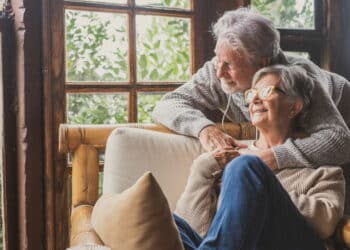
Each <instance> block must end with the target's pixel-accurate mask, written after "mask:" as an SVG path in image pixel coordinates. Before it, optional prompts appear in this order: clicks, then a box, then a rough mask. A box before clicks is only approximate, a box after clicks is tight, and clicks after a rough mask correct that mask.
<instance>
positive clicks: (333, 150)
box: [153, 57, 350, 168]
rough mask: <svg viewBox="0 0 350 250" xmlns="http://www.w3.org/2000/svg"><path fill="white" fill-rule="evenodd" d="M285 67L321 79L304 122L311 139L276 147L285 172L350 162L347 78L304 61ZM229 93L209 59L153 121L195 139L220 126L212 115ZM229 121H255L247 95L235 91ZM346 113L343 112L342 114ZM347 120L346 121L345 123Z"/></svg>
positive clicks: (349, 87)
mask: <svg viewBox="0 0 350 250" xmlns="http://www.w3.org/2000/svg"><path fill="white" fill-rule="evenodd" d="M282 58H283V59H281V63H283V62H284V64H293V65H300V66H302V67H304V68H305V69H306V70H307V71H308V72H309V74H310V76H313V77H314V79H315V81H314V82H315V87H314V90H313V95H312V100H311V105H310V109H309V112H308V114H307V116H306V118H305V119H304V120H303V121H302V124H299V125H300V126H301V128H302V129H303V130H304V131H305V132H306V133H307V134H308V135H309V137H306V138H303V139H295V140H293V139H288V140H287V141H286V142H285V143H284V144H283V145H279V146H276V147H273V148H272V150H273V152H274V155H275V158H276V161H277V164H278V167H279V168H287V167H305V166H307V167H317V166H321V165H327V164H328V165H340V164H344V163H346V162H349V161H350V152H349V151H350V132H349V129H348V127H349V125H350V83H349V82H348V81H347V80H346V79H344V78H343V77H341V76H339V75H336V74H334V73H330V72H326V71H324V70H321V69H320V68H319V67H317V66H316V65H315V64H313V63H312V62H310V61H308V60H306V59H302V58H288V61H287V60H286V59H285V58H284V57H282ZM228 97H229V95H228V94H225V93H224V91H223V90H222V89H221V86H220V81H219V79H218V78H217V76H216V72H215V69H214V63H213V60H212V61H208V62H207V63H206V64H205V65H204V66H203V67H202V68H201V69H200V70H198V72H197V73H196V74H195V75H194V76H193V77H192V79H191V80H190V81H189V82H187V83H185V84H184V85H182V86H180V87H179V88H178V89H176V90H175V91H173V92H170V93H168V94H166V95H165V96H164V97H163V98H162V100H161V101H160V102H158V104H157V106H156V108H155V110H154V111H153V119H154V120H155V121H156V122H159V123H161V124H163V125H165V126H166V127H168V128H170V129H172V130H174V131H176V132H178V133H181V134H185V135H189V136H194V137H198V135H199V133H200V131H201V130H202V129H203V128H205V127H207V126H209V125H214V121H211V120H209V119H208V117H212V115H211V114H212V113H215V112H217V111H218V110H220V111H221V112H224V110H225V108H226V106H227V104H228V99H229V98H228ZM231 98H232V100H233V101H232V102H231V103H230V106H229V109H228V112H227V118H228V119H229V120H231V121H232V122H236V123H239V122H246V121H249V119H250V118H249V112H248V107H247V105H246V103H245V101H244V96H243V93H241V92H236V93H233V94H232V96H231ZM339 112H340V113H341V114H340V113H339ZM342 116H343V119H344V120H345V122H344V120H343V119H342Z"/></svg>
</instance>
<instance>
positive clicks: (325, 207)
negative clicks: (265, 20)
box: [174, 66, 345, 250]
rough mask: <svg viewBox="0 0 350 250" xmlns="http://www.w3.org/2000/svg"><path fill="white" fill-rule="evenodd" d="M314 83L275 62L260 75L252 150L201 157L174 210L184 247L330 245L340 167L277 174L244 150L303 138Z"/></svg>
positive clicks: (339, 198)
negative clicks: (328, 242) (220, 182)
mask: <svg viewBox="0 0 350 250" xmlns="http://www.w3.org/2000/svg"><path fill="white" fill-rule="evenodd" d="M313 87H314V82H313V81H312V80H311V78H309V77H308V76H307V74H306V72H305V71H304V70H303V69H302V68H300V67H298V66H290V67H287V66H271V67H267V68H263V69H261V70H259V71H258V72H257V73H256V74H255V76H254V79H253V88H251V89H248V90H247V91H245V100H246V102H247V103H249V113H250V118H251V121H252V123H253V125H255V126H256V128H257V130H258V132H259V138H258V139H257V140H256V141H250V142H248V149H239V150H238V151H237V150H235V149H232V148H227V149H218V150H216V151H213V152H211V153H206V154H203V155H201V156H200V157H199V158H197V159H196V160H195V162H194V164H193V166H192V168H191V174H190V177H189V179H188V183H187V185H186V188H185V191H184V193H183V194H182V196H181V197H180V199H179V201H178V204H177V208H176V210H175V214H177V215H174V217H175V221H176V223H177V225H178V228H179V231H180V234H181V237H182V240H183V244H184V246H185V249H186V250H189V249H220V250H225V249H230V250H235V249H244V250H250V249H278V250H280V249H283V250H287V249H291V250H292V249H293V250H296V249H297V250H302V249H305V250H313V249H325V246H324V242H323V239H326V238H327V237H329V236H330V235H331V234H332V232H333V231H334V229H335V226H336V223H337V222H338V220H339V219H340V217H341V216H342V213H343V208H344V193H345V191H344V186H345V184H344V179H343V175H342V170H341V168H339V167H334V166H333V167H330V166H328V167H319V168H316V169H314V168H309V167H304V168H301V167H298V168H285V169H282V170H275V171H274V172H273V171H272V170H271V169H270V168H269V167H268V166H267V165H266V164H265V163H264V162H263V161H262V160H261V159H260V158H259V157H256V156H252V155H244V154H245V153H246V152H248V153H251V152H254V151H255V150H257V149H266V148H271V147H274V146H276V145H280V144H283V143H286V142H287V143H288V141H290V140H298V139H297V138H298V137H299V135H300V134H301V132H302V131H299V128H298V124H300V122H301V121H303V120H304V117H307V112H308V109H309V106H310V100H311V93H312V89H313ZM310 150H312V149H310ZM237 156H238V157H237ZM300 157H302V156H300ZM329 157H332V156H331V155H330V156H329ZM233 158H234V159H233ZM232 159H233V160H232ZM230 160H231V161H230ZM222 170H224V171H223V176H222V184H221V191H220V197H219V203H220V204H219V205H218V210H217V211H216V212H215V210H216V202H215V201H216V199H215V195H216V193H217V192H216V191H215V189H216V187H217V186H218V185H217V182H216V180H217V179H218V178H217V177H218V176H220V173H221V172H222ZM214 214H215V216H214ZM181 217H182V218H181ZM186 221H187V222H188V223H189V224H187V222H186ZM190 225H191V226H190ZM208 229H209V230H208ZM195 230H196V231H195ZM197 232H198V233H199V234H201V235H205V237H204V238H202V237H201V236H200V235H199V234H197Z"/></svg>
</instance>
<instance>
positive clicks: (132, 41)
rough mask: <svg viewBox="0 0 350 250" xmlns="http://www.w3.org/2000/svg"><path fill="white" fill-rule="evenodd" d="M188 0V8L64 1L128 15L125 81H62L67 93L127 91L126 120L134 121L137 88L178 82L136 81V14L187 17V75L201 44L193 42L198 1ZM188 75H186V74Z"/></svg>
mask: <svg viewBox="0 0 350 250" xmlns="http://www.w3.org/2000/svg"><path fill="white" fill-rule="evenodd" d="M189 1H190V8H189V9H188V10H185V9H176V8H156V7H148V6H147V7H146V6H137V5H136V4H135V0H128V1H127V2H128V3H127V5H122V4H118V5H117V4H109V3H96V2H79V1H64V9H65V10H81V11H98V12H106V13H121V14H126V15H127V17H128V29H127V30H128V33H127V36H128V38H129V39H128V41H129V47H128V52H129V53H128V65H129V67H128V70H129V72H128V75H129V79H128V81H127V82H93V81H90V82H72V81H67V82H66V84H65V92H66V93H67V94H69V93H96V94H103V93H128V122H137V116H138V115H137V109H138V107H137V99H138V93H139V92H143V93H145V92H150V93H151V92H167V91H171V90H174V89H175V88H177V87H178V86H180V84H181V83H182V82H171V81H168V82H160V81H152V82H147V81H137V58H136V51H137V48H136V29H135V28H136V24H135V19H136V15H140V14H141V15H152V16H162V17H179V18H187V19H188V20H189V21H190V27H191V28H190V58H191V61H190V76H191V75H192V74H193V73H194V72H195V70H196V69H197V67H196V65H198V64H199V62H198V61H200V58H199V56H196V53H195V48H196V47H197V46H203V45H201V44H199V43H198V42H197V40H198V39H196V36H195V32H196V26H195V16H196V15H197V13H198V9H200V8H199V7H198V5H199V2H198V1H193V0H189ZM190 76H189V77H190Z"/></svg>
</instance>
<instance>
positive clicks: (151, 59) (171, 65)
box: [136, 15, 191, 81]
mask: <svg viewBox="0 0 350 250" xmlns="http://www.w3.org/2000/svg"><path fill="white" fill-rule="evenodd" d="M136 32H137V78H138V81H186V80H188V79H189V78H190V54H191V53H190V20H189V19H188V18H175V17H160V16H144V15H138V16H137V17H136Z"/></svg>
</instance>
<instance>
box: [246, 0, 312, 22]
mask: <svg viewBox="0 0 350 250" xmlns="http://www.w3.org/2000/svg"><path fill="white" fill-rule="evenodd" d="M251 3H252V6H253V7H254V8H256V9H257V10H258V11H259V12H260V13H261V14H263V15H264V16H266V17H268V18H269V19H271V20H272V21H273V22H274V23H275V24H276V25H277V26H278V27H281V28H300V29H310V28H313V27H314V9H313V6H314V0H304V1H300V0H299V1H298V0H252V2H251ZM298 4H299V6H298Z"/></svg>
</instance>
